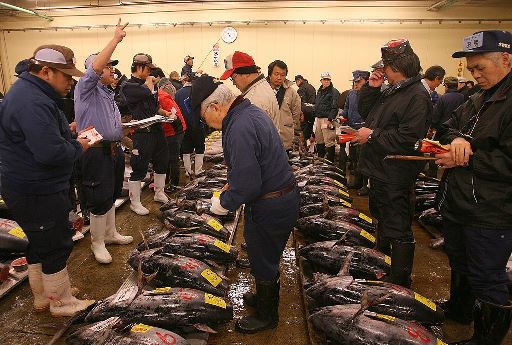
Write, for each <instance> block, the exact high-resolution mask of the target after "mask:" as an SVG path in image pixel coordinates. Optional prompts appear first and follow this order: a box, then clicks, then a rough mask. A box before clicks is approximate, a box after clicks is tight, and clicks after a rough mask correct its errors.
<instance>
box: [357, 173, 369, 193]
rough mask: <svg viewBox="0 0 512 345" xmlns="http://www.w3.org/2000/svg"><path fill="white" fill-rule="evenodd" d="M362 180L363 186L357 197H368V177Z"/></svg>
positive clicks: (363, 177)
mask: <svg viewBox="0 0 512 345" xmlns="http://www.w3.org/2000/svg"><path fill="white" fill-rule="evenodd" d="M361 180H362V186H361V188H359V190H358V191H357V195H359V196H367V195H368V194H370V188H368V177H366V176H362V177H361Z"/></svg>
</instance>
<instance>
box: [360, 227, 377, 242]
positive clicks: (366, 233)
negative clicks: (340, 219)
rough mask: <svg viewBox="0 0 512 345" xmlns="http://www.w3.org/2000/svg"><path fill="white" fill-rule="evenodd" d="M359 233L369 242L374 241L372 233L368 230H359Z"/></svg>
mask: <svg viewBox="0 0 512 345" xmlns="http://www.w3.org/2000/svg"><path fill="white" fill-rule="evenodd" d="M359 235H361V236H363V237H364V238H366V239H367V240H369V241H370V242H372V243H375V237H373V235H372V234H370V233H369V232H368V231H366V230H361V232H360V233H359Z"/></svg>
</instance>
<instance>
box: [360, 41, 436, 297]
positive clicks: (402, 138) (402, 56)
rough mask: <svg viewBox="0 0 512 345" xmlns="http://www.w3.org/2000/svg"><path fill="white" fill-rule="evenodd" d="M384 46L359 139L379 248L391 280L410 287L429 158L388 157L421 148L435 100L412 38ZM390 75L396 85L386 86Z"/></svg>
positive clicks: (366, 91)
mask: <svg viewBox="0 0 512 345" xmlns="http://www.w3.org/2000/svg"><path fill="white" fill-rule="evenodd" d="M381 52H382V61H381V62H380V66H378V67H379V68H377V69H376V70H375V71H374V72H373V73H372V75H371V76H370V79H369V81H368V84H365V85H363V87H362V88H361V90H360V95H359V108H358V109H359V113H360V114H361V117H362V118H365V119H366V120H365V127H362V128H360V129H359V130H358V131H357V132H356V133H357V134H356V138H355V139H354V141H357V142H358V143H360V144H363V146H362V148H361V156H360V158H359V167H360V170H361V173H362V174H363V175H365V176H369V177H370V211H371V213H372V215H373V216H375V218H377V220H378V224H379V225H378V240H377V249H378V250H380V251H382V252H384V253H385V254H388V255H391V274H390V276H389V277H388V280H389V281H391V282H392V283H395V284H400V285H403V286H406V287H409V286H410V285H411V272H412V265H413V259H414V247H415V241H414V236H413V233H412V228H411V221H412V215H413V206H412V203H411V194H412V192H413V187H414V182H415V180H416V177H417V175H418V173H419V172H420V171H421V169H422V167H423V165H424V164H418V163H417V162H409V161H399V160H385V159H384V157H385V156H386V155H396V154H398V155H414V154H416V152H415V150H414V145H415V143H416V142H417V141H418V140H420V139H422V138H424V137H425V134H426V133H427V130H428V125H429V122H430V118H431V116H432V102H431V100H430V96H429V94H428V92H427V91H426V90H425V87H423V85H422V83H421V75H420V74H419V71H420V68H421V67H420V61H419V58H418V56H417V55H416V54H415V53H414V51H413V50H412V48H411V46H410V44H409V41H407V40H405V39H401V40H395V41H390V42H388V43H386V45H384V47H382V48H381ZM384 77H386V78H387V80H388V82H389V84H390V87H389V88H387V89H386V90H384V91H382V92H381V86H382V84H383V82H384Z"/></svg>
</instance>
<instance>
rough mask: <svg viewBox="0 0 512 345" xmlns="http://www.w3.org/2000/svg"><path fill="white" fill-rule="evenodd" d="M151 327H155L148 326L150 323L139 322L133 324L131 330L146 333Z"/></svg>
mask: <svg viewBox="0 0 512 345" xmlns="http://www.w3.org/2000/svg"><path fill="white" fill-rule="evenodd" d="M151 328H153V326H148V325H145V324H143V323H139V324H137V325H135V326H133V327H132V329H131V331H132V332H134V333H146V332H147V331H149V330H150V329H151Z"/></svg>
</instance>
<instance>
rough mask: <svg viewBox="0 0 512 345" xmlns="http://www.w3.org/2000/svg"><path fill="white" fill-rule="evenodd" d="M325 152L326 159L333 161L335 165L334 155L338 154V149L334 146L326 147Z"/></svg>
mask: <svg viewBox="0 0 512 345" xmlns="http://www.w3.org/2000/svg"><path fill="white" fill-rule="evenodd" d="M325 151H326V154H325V158H327V160H329V161H331V162H332V164H334V155H335V154H336V148H335V147H334V146H331V147H326V148H325Z"/></svg>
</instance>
